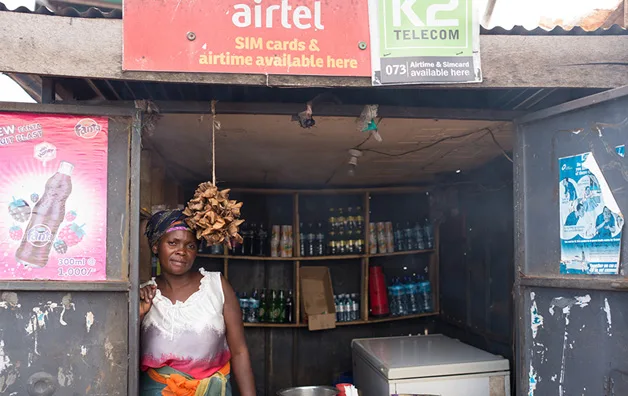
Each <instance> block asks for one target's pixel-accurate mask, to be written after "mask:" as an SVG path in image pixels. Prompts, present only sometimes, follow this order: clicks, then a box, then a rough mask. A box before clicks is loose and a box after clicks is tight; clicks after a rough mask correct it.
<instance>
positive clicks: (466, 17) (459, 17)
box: [379, 0, 473, 56]
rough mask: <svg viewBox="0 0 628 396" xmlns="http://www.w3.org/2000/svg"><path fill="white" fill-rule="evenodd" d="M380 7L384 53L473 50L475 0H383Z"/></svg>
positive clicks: (449, 53)
mask: <svg viewBox="0 0 628 396" xmlns="http://www.w3.org/2000/svg"><path fill="white" fill-rule="evenodd" d="M379 7H380V13H379V15H381V16H382V22H383V23H381V24H380V29H381V31H380V38H382V39H383V40H382V41H381V44H382V45H381V46H380V52H381V56H386V55H387V53H389V52H391V51H392V52H394V54H391V55H394V56H412V55H418V54H417V51H416V50H417V49H422V50H429V52H423V51H422V52H421V54H420V55H423V56H427V55H436V56H438V55H467V56H469V55H471V53H472V51H473V47H472V34H473V32H472V25H471V21H472V14H473V6H472V1H471V0H445V1H442V0H441V1H439V0H379ZM452 49H455V50H456V51H455V52H454V53H452V52H451V50H452ZM404 50H407V51H404ZM447 50H449V51H447ZM461 52H462V53H461Z"/></svg>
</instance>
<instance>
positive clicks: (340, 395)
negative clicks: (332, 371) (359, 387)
mask: <svg viewBox="0 0 628 396" xmlns="http://www.w3.org/2000/svg"><path fill="white" fill-rule="evenodd" d="M348 388H351V384H337V385H336V389H338V390H339V391H340V393H338V395H336V396H347V389H348Z"/></svg>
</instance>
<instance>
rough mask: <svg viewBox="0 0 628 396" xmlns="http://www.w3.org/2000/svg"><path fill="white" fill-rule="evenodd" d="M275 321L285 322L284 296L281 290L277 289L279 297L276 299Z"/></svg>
mask: <svg viewBox="0 0 628 396" xmlns="http://www.w3.org/2000/svg"><path fill="white" fill-rule="evenodd" d="M277 310H278V312H277V322H278V323H286V296H285V294H284V292H283V290H279V299H278V300H277Z"/></svg>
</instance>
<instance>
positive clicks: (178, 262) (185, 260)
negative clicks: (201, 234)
mask: <svg viewBox="0 0 628 396" xmlns="http://www.w3.org/2000/svg"><path fill="white" fill-rule="evenodd" d="M153 253H155V254H156V255H157V257H159V263H160V264H161V269H162V270H163V271H164V272H166V273H169V274H172V275H183V274H185V273H186V272H188V271H189V270H190V269H191V268H192V265H193V264H194V260H195V259H196V254H197V253H198V241H197V240H196V238H195V237H194V234H192V233H191V232H190V231H185V230H176V231H172V232H169V233H167V234H166V235H164V236H163V237H161V239H160V240H159V243H158V244H157V246H155V247H153Z"/></svg>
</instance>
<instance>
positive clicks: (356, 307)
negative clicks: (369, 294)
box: [351, 293, 360, 320]
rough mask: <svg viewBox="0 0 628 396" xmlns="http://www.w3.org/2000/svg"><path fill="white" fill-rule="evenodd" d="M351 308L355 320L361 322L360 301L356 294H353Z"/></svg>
mask: <svg viewBox="0 0 628 396" xmlns="http://www.w3.org/2000/svg"><path fill="white" fill-rule="evenodd" d="M351 304H352V305H351V307H352V312H353V320H359V319H360V299H359V296H358V295H357V294H356V293H354V294H351Z"/></svg>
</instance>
